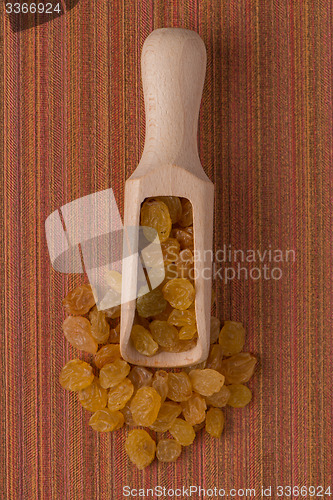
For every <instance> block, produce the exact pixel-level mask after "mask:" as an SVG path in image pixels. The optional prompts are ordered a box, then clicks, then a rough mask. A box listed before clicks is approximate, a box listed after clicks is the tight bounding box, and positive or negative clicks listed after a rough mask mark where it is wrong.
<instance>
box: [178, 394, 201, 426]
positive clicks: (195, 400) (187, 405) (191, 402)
mask: <svg viewBox="0 0 333 500" xmlns="http://www.w3.org/2000/svg"><path fill="white" fill-rule="evenodd" d="M181 406H182V411H183V415H184V418H185V420H186V422H188V423H189V424H191V425H196V424H200V423H201V422H203V421H204V420H205V417H206V409H207V405H206V401H205V399H204V398H203V397H202V396H200V394H197V393H195V392H194V393H193V394H192V396H191V397H190V399H188V400H187V401H184V402H182V403H181Z"/></svg>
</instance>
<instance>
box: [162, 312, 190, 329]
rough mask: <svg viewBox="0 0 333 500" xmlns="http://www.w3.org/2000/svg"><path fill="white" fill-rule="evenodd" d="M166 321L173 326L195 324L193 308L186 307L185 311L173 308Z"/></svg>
mask: <svg viewBox="0 0 333 500" xmlns="http://www.w3.org/2000/svg"><path fill="white" fill-rule="evenodd" d="M167 321H168V323H170V325H174V326H178V327H181V326H186V325H195V324H196V319H195V310H194V309H188V310H186V311H180V310H179V309H173V311H172V312H171V313H170V315H169V317H168V320H167Z"/></svg>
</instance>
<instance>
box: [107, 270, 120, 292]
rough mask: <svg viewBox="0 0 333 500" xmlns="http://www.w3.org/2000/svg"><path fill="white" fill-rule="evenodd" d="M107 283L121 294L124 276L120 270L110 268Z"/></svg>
mask: <svg viewBox="0 0 333 500" xmlns="http://www.w3.org/2000/svg"><path fill="white" fill-rule="evenodd" d="M105 281H106V283H107V285H108V286H109V287H110V288H112V290H114V291H115V292H117V293H119V294H121V284H122V276H121V274H120V273H119V272H118V271H115V270H113V269H112V270H110V271H107V272H106V273H105Z"/></svg>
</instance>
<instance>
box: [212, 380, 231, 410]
mask: <svg viewBox="0 0 333 500" xmlns="http://www.w3.org/2000/svg"><path fill="white" fill-rule="evenodd" d="M229 397H230V391H229V389H228V386H226V385H223V386H222V387H221V389H220V390H219V391H218V392H214V394H212V395H211V396H206V403H207V404H208V405H209V406H214V407H216V408H222V407H223V406H226V404H227V403H228V400H229Z"/></svg>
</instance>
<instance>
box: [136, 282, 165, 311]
mask: <svg viewBox="0 0 333 500" xmlns="http://www.w3.org/2000/svg"><path fill="white" fill-rule="evenodd" d="M166 305H167V301H166V300H165V298H164V297H163V294H162V291H161V290H159V289H158V288H156V289H155V290H152V291H151V292H149V293H146V294H145V295H142V296H141V297H138V298H137V300H136V308H137V310H138V313H139V315H140V316H142V317H143V318H149V317H150V316H155V315H156V314H160V313H161V312H163V311H164V309H165V308H166Z"/></svg>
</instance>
